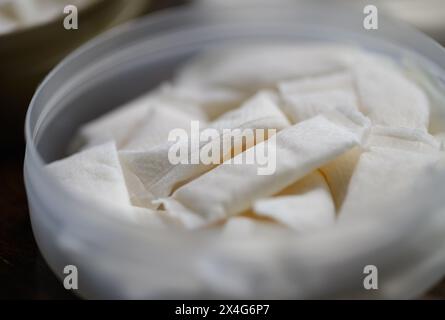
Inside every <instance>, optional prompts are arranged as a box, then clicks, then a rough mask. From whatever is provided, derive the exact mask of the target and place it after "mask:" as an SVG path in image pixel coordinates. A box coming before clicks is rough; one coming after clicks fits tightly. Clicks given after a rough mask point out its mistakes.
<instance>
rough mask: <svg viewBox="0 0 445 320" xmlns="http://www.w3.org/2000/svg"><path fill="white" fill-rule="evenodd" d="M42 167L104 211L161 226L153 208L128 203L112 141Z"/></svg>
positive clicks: (128, 199)
mask: <svg viewBox="0 0 445 320" xmlns="http://www.w3.org/2000/svg"><path fill="white" fill-rule="evenodd" d="M46 170H48V172H49V173H50V174H52V175H53V176H54V177H55V178H56V179H58V181H60V182H61V184H62V186H63V188H65V189H66V190H67V191H69V192H72V193H73V194H75V195H77V196H79V197H82V198H83V199H86V200H87V201H89V202H91V203H93V204H94V205H96V206H100V207H101V208H110V210H104V211H106V212H116V213H118V214H119V216H120V217H122V218H124V219H127V220H129V221H132V222H137V223H149V224H151V225H156V226H160V225H163V223H162V218H161V216H160V215H157V214H156V213H155V212H154V211H152V210H148V209H142V208H136V207H133V206H132V205H131V201H130V197H129V194H128V191H127V186H126V183H125V179H124V175H123V173H122V169H121V166H120V163H119V159H118V156H117V150H116V146H115V144H114V143H113V142H109V143H105V144H102V145H98V146H94V147H91V148H89V149H87V150H84V151H81V152H79V153H77V154H75V155H72V156H70V157H67V158H64V159H62V160H59V161H55V162H52V163H51V164H49V165H47V167H46Z"/></svg>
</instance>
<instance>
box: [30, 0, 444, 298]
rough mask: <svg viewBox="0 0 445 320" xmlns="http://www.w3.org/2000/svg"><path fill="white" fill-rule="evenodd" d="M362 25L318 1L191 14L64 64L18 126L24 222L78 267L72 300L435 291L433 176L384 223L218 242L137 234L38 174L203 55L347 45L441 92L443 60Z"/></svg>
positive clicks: (417, 44) (51, 253)
mask: <svg viewBox="0 0 445 320" xmlns="http://www.w3.org/2000/svg"><path fill="white" fill-rule="evenodd" d="M362 18H363V14H362V8H356V9H351V8H350V7H345V8H342V7H339V6H335V7H331V6H330V5H327V4H322V5H317V4H316V3H314V2H312V3H307V4H305V5H302V6H299V7H281V8H275V7H272V6H271V7H266V8H255V9H253V8H245V9H242V8H238V9H237V10H236V11H230V10H229V9H227V10H224V9H220V10H218V11H217V12H215V11H211V10H210V11H209V10H207V9H202V8H198V7H195V8H194V7H190V8H183V9H180V10H173V11H169V12H164V13H161V14H157V15H155V16H151V17H148V18H144V19H142V20H140V21H137V22H134V23H131V24H127V25H125V26H122V27H120V28H118V29H115V30H113V31H111V32H109V33H107V34H105V35H104V36H102V37H100V38H97V39H95V40H93V41H92V42H90V43H88V44H87V45H85V46H83V47H82V48H81V49H79V50H77V51H76V52H75V53H73V54H71V55H70V56H69V57H68V58H66V59H65V60H64V61H63V62H62V63H61V64H60V65H59V66H58V67H56V69H55V70H53V71H52V72H51V73H50V75H49V76H48V77H47V78H46V80H45V81H44V82H43V83H42V85H41V86H40V88H39V89H38V91H37V92H36V94H35V96H34V98H33V100H32V102H31V105H30V108H29V110H28V115H27V120H26V138H27V147H26V158H25V168H24V175H25V182H26V189H27V194H28V201H29V208H30V214H31V221H32V226H33V231H34V234H35V237H36V239H37V242H38V245H39V248H40V249H41V251H42V254H43V256H44V257H45V259H46V260H47V262H48V263H49V265H50V266H51V268H52V270H53V271H54V272H55V273H56V274H57V275H58V276H59V277H61V278H63V277H64V274H63V268H64V266H65V265H69V264H72V265H75V266H77V268H78V273H79V291H78V292H79V294H80V295H81V296H83V297H87V298H166V297H168V298H199V297H205V298H217V297H218V298H221V297H222V298H224V297H230V298H314V297H316V298H324V297H336V298H339V297H378V298H410V297H416V296H418V295H419V294H421V293H422V292H424V291H425V290H427V289H428V288H429V287H431V286H432V285H433V284H434V283H435V282H437V281H438V280H440V278H441V277H442V276H443V275H444V273H445V255H444V252H445V250H444V249H445V235H444V234H445V233H444V232H443V231H444V230H445V219H444V213H445V210H442V208H443V207H444V203H443V202H444V201H443V199H442V198H443V197H442V196H441V191H440V190H443V188H445V175H444V174H443V172H438V173H436V174H434V177H432V178H431V179H428V181H425V182H422V181H419V190H417V193H416V195H415V196H414V197H410V198H408V199H406V200H404V202H401V201H400V200H399V199H398V201H394V202H395V203H388V204H385V206H384V207H383V208H382V212H387V211H390V212H391V214H390V215H388V216H386V215H385V214H376V216H375V217H373V218H370V219H368V220H360V221H354V222H351V223H348V224H343V225H339V226H336V227H333V228H330V229H329V230H326V231H325V232H323V233H316V234H310V235H307V236H300V237H298V236H292V235H286V236H284V235H270V236H268V237H263V238H255V239H246V240H245V241H243V242H239V241H233V242H231V241H228V242H225V243H224V244H222V243H221V242H220V241H219V240H218V238H217V237H215V236H214V235H212V234H209V233H208V232H200V233H188V232H174V233H173V232H169V231H159V230H147V229H146V228H144V227H142V226H136V225H130V224H128V223H125V222H124V221H121V220H120V219H118V218H112V217H110V216H109V215H107V214H104V212H101V210H100V209H99V208H92V207H89V206H88V205H87V204H86V203H85V202H84V201H83V200H82V199H79V198H76V197H75V196H74V195H72V194H68V193H66V192H65V191H64V190H63V189H62V188H60V185H59V183H58V182H57V181H55V180H54V179H53V178H52V177H51V176H49V175H48V173H47V172H45V170H44V164H45V163H48V162H50V161H53V160H55V159H58V158H61V157H63V156H64V154H65V151H66V147H67V145H68V141H69V139H70V138H71V137H72V136H73V133H74V132H75V130H76V129H77V128H78V127H79V126H80V125H81V124H82V123H84V122H86V121H88V120H91V119H93V118H95V117H97V116H98V115H100V114H103V113H104V112H107V111H109V110H111V109H113V108H115V107H117V106H119V105H121V104H122V103H123V102H126V101H128V100H129V99H131V98H134V97H136V96H137V95H139V94H141V93H143V92H146V91H147V90H149V89H150V88H153V87H154V86H156V85H157V84H158V83H159V82H160V81H162V80H165V79H168V78H169V77H170V76H171V74H172V73H173V72H174V71H175V69H176V68H177V67H178V65H180V64H181V63H183V62H184V61H186V60H187V59H188V58H190V57H192V56H193V55H195V54H196V53H198V52H200V51H202V50H204V49H205V48H207V47H208V46H212V45H224V44H226V43H230V44H233V43H236V42H241V43H246V42H249V41H251V42H255V41H263V40H267V41H277V40H279V41H292V42H294V41H336V42H337V41H339V42H348V43H357V44H360V45H361V46H363V47H365V48H368V49H370V50H376V51H379V52H382V53H385V54H387V55H388V56H390V57H392V58H394V59H400V57H402V56H410V57H412V58H413V59H415V60H416V62H417V63H418V65H419V66H421V68H422V70H424V72H425V73H427V74H428V77H429V78H430V80H431V82H432V83H433V84H434V86H437V87H440V88H442V89H443V85H444V80H443V79H444V76H445V71H444V69H445V51H444V50H443V49H442V48H441V47H440V46H439V45H437V44H436V43H435V42H433V41H432V40H430V39H429V38H427V37H426V36H424V35H422V34H420V33H419V32H417V31H415V30H413V29H410V28H407V27H405V26H404V25H399V24H398V23H394V22H391V21H388V20H386V19H384V18H383V17H380V22H379V23H380V26H379V31H378V32H375V31H366V30H364V29H362ZM443 107H444V110H445V104H444V105H443ZM401 203H404V204H406V205H404V206H401V205H400V204H401ZM210 233H211V232H210ZM333 253H335V254H333ZM369 264H372V265H376V266H378V268H379V279H380V286H379V290H374V291H373V290H371V291H368V290H365V289H364V288H363V267H364V265H369Z"/></svg>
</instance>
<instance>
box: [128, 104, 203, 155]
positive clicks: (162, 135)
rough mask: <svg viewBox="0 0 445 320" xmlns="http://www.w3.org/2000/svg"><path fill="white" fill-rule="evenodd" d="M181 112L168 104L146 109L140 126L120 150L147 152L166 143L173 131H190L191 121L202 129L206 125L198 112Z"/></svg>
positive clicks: (178, 107) (177, 107)
mask: <svg viewBox="0 0 445 320" xmlns="http://www.w3.org/2000/svg"><path fill="white" fill-rule="evenodd" d="M189 111H190V110H186V111H183V110H182V109H181V108H180V106H176V107H174V106H173V107H172V104H170V103H158V104H156V105H155V106H153V107H150V108H148V110H147V113H146V115H145V117H144V118H143V120H142V124H141V125H140V126H139V128H137V129H136V130H135V131H134V132H133V133H132V134H131V136H130V137H129V138H128V139H127V142H126V143H125V144H124V145H123V146H122V148H121V149H122V150H135V151H136V150H148V149H151V148H153V147H155V146H157V145H161V144H165V143H167V142H168V135H169V133H170V132H171V130H173V129H177V128H180V129H185V130H188V131H190V125H191V122H192V121H199V122H200V123H201V125H202V126H203V127H205V126H206V125H207V117H206V116H205V115H204V114H202V113H200V112H199V111H198V110H197V111H196V112H194V113H191V112H189Z"/></svg>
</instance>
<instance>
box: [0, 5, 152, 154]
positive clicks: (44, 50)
mask: <svg viewBox="0 0 445 320" xmlns="http://www.w3.org/2000/svg"><path fill="white" fill-rule="evenodd" d="M151 2H152V1H150V0H132V1H124V0H90V1H89V3H88V4H87V5H85V6H83V7H80V8H79V28H78V29H77V30H66V29H64V27H63V18H64V16H63V15H62V12H61V14H60V16H58V17H56V18H54V19H52V20H50V21H46V22H43V23H39V24H37V25H33V26H29V27H24V28H19V29H15V30H13V31H12V32H10V33H6V34H2V35H0V88H1V90H0V117H1V118H2V119H8V121H7V123H5V124H4V125H3V126H2V129H1V133H2V134H1V138H0V142H1V144H2V145H3V146H11V145H12V144H14V143H16V142H19V141H23V133H22V127H23V119H24V114H25V111H26V106H27V105H28V103H29V100H30V99H31V97H32V93H33V92H34V90H35V88H36V87H37V85H38V83H39V82H40V81H41V79H42V78H43V77H44V76H45V75H46V74H47V73H48V71H49V70H50V69H51V68H52V67H53V66H54V65H56V64H57V63H58V62H59V61H60V60H61V59H62V58H63V57H64V56H66V55H67V54H68V53H69V52H71V51H72V50H73V49H74V48H76V47H78V46H79V45H80V44H82V43H83V42H85V41H86V40H88V39H90V38H92V37H94V36H95V35H97V34H99V33H100V32H102V31H104V30H106V29H108V28H110V27H112V26H114V25H117V24H119V23H121V22H123V21H126V20H129V19H131V18H134V17H136V16H139V15H141V14H143V13H146V12H147V11H148V10H149V9H150V4H151Z"/></svg>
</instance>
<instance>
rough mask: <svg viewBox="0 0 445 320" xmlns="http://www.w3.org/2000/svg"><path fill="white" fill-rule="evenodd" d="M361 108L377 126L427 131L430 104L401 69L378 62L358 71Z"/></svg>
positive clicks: (362, 67) (356, 69) (356, 71)
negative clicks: (381, 64)
mask: <svg viewBox="0 0 445 320" xmlns="http://www.w3.org/2000/svg"><path fill="white" fill-rule="evenodd" d="M354 72H355V77H356V86H357V94H358V98H359V101H360V108H361V110H362V111H363V113H364V114H365V115H367V116H368V117H369V118H370V119H371V121H372V122H373V124H376V125H383V126H391V127H405V128H410V129H421V130H426V129H427V128H428V124H429V117H430V110H429V101H428V98H427V96H426V95H425V93H424V92H423V91H422V90H421V89H420V88H419V87H418V86H417V85H416V84H415V83H414V82H411V81H410V80H408V79H407V78H406V77H404V76H403V74H402V73H401V71H400V70H398V69H396V68H391V67H390V66H388V65H385V66H380V65H379V64H377V63H369V64H362V65H359V66H357V67H356V68H355V70H354Z"/></svg>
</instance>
